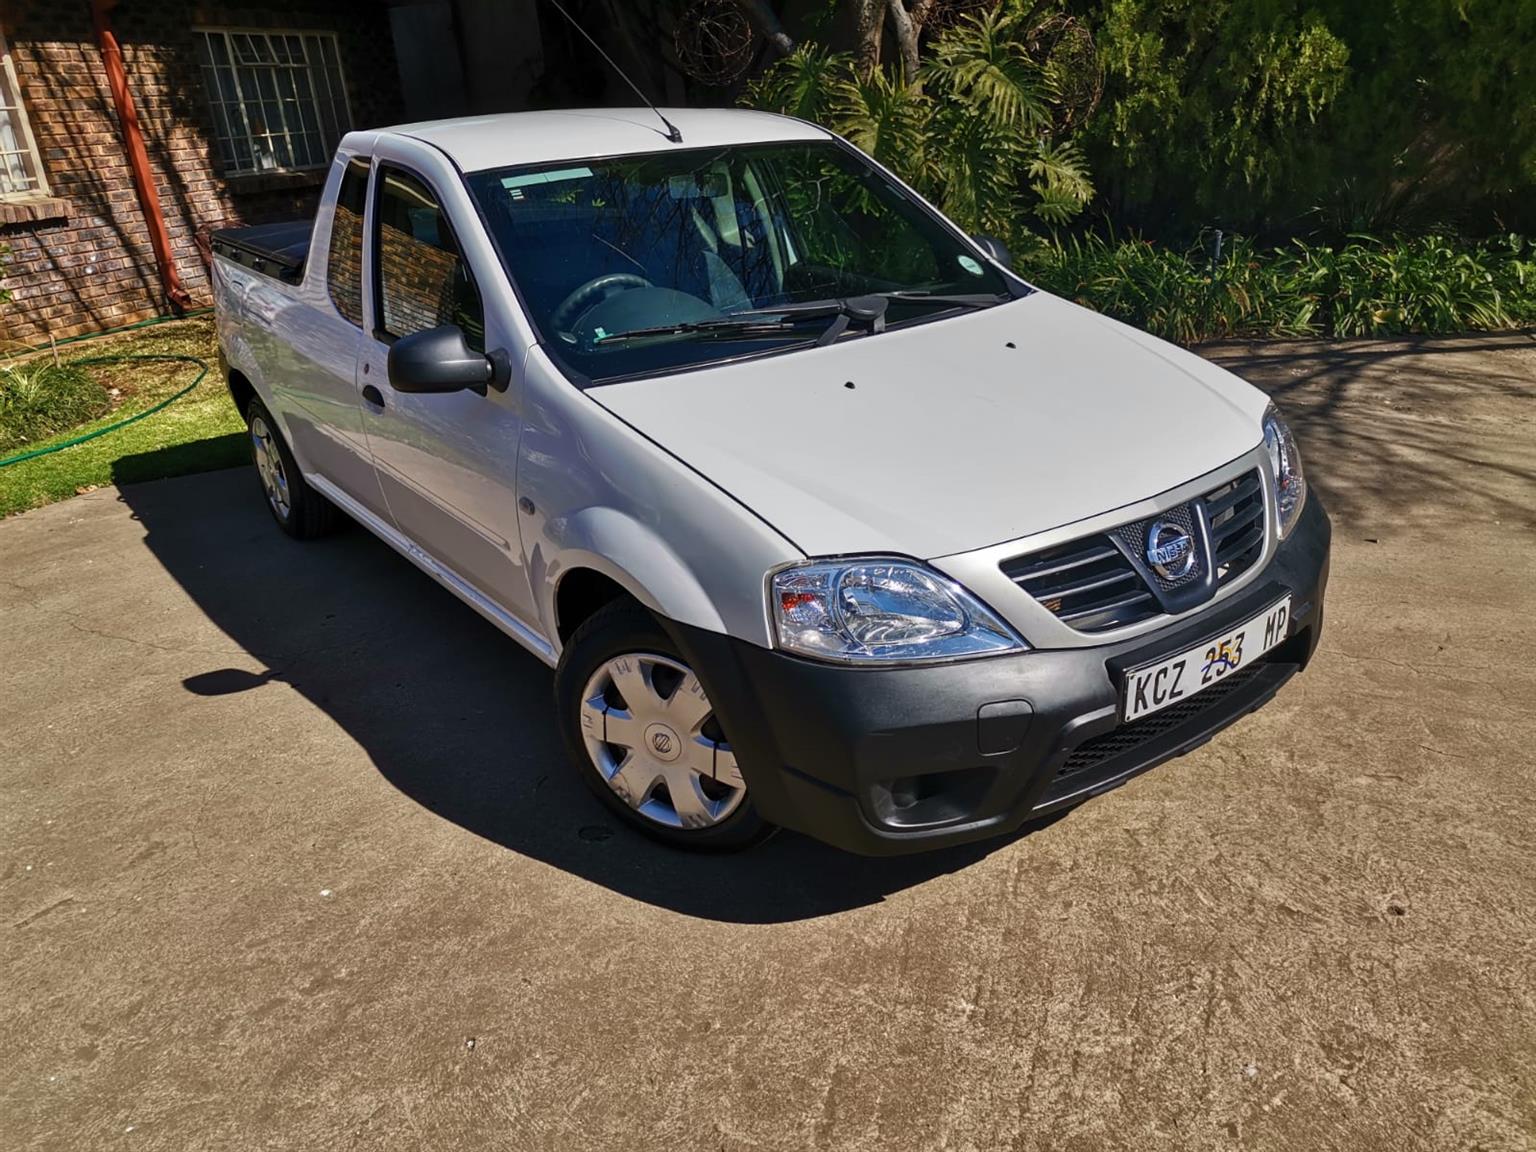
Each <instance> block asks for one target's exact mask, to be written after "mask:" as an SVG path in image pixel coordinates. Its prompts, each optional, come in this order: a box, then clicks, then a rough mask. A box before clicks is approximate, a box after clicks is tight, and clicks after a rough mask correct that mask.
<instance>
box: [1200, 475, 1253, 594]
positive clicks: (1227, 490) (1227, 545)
mask: <svg viewBox="0 0 1536 1152" xmlns="http://www.w3.org/2000/svg"><path fill="white" fill-rule="evenodd" d="M1201 500H1202V501H1203V502H1204V504H1205V520H1206V524H1207V526H1208V527H1207V531H1209V533H1210V537H1211V558H1212V560H1213V561H1214V563H1215V567H1216V584H1217V586H1218V587H1220V586H1221V585H1222V584H1225V583H1226V582H1227V581H1228V580H1232V579H1235V578H1236V577H1237V576H1239V575H1241V574H1242V573H1244V572H1246V571H1247V570H1248V569H1249V568H1252V567H1253V565H1254V564H1255V563H1256V562H1257V561H1258V559H1259V557H1260V556H1261V555H1262V554H1263V552H1264V482H1263V480H1262V478H1261V477H1260V476H1259V470H1258V469H1257V468H1255V469H1254V470H1253V471H1252V472H1248V473H1245V474H1244V475H1242V476H1239V477H1238V478H1237V479H1236V480H1233V481H1231V482H1229V483H1227V484H1223V485H1222V486H1221V487H1220V488H1217V489H1216V490H1215V491H1213V492H1207V493H1206V494H1205V495H1204V496H1202V497H1201Z"/></svg>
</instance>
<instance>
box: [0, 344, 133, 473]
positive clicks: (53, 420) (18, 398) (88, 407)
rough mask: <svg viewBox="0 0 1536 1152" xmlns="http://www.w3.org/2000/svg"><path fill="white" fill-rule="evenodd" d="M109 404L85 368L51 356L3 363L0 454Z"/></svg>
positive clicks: (90, 415)
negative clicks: (56, 360)
mask: <svg viewBox="0 0 1536 1152" xmlns="http://www.w3.org/2000/svg"><path fill="white" fill-rule="evenodd" d="M110 403H111V401H110V400H109V399H108V397H107V390H106V389H105V388H103V387H102V386H101V385H100V384H98V383H97V382H96V381H95V380H94V379H92V377H91V374H90V373H89V372H87V371H86V370H85V369H84V368H78V367H76V366H74V365H72V364H55V363H54V362H53V361H52V360H51V359H48V358H46V357H39V358H36V359H33V360H28V361H24V362H21V363H16V364H0V456H4V455H7V454H9V453H10V452H12V451H13V450H15V449H19V448H23V447H26V446H27V445H29V444H31V443H32V442H33V441H35V440H38V439H41V438H44V437H48V436H53V435H56V434H57V433H60V432H67V431H68V430H69V429H71V428H74V427H75V426H76V425H78V424H83V423H85V422H86V421H87V420H91V419H94V418H95V417H97V416H100V415H101V414H102V413H103V412H105V411H106V410H107V408H108V407H109V406H110Z"/></svg>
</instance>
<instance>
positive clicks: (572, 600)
mask: <svg viewBox="0 0 1536 1152" xmlns="http://www.w3.org/2000/svg"><path fill="white" fill-rule="evenodd" d="M559 536H560V540H559V549H558V552H556V553H555V554H554V555H552V556H548V557H545V556H541V555H539V554H538V553H539V552H540V551H541V549H536V550H535V555H534V557H533V570H532V571H531V572H530V575H531V576H532V577H533V578H534V580H535V583H536V586H539V585H542V594H541V595H540V597H539V600H540V611H541V615H542V616H543V622H544V626H545V635H547V636H549V637H551V638H555V639H558V641H559V642H560V644H561V646H562V647H563V646H564V644H565V641H566V639H567V638H568V637H569V636H570V634H571V633H572V632H573V631H574V630H575V629H576V627H579V625H580V619H575V618H574V617H573V616H572V613H573V612H583V613H585V615H582V616H581V619H585V617H586V615H590V614H591V613H592V612H594V611H596V610H597V609H598V608H600V607H602V605H603V604H605V603H608V602H610V601H611V600H613V599H614V598H616V597H617V596H620V595H622V596H627V597H629V598H630V599H633V600H634V601H636V602H637V603H639V604H640V605H642V606H643V607H645V608H646V609H648V610H649V611H651V612H652V613H654V614H655V615H657V616H658V617H660V618H661V620H662V621H663V623H664V622H665V621H668V620H675V621H677V622H679V623H683V624H690V625H692V626H694V627H697V628H705V629H708V630H709V631H711V632H725V631H726V630H727V629H726V627H725V624H724V622H723V621H722V619H721V616H720V612H719V609H718V608H717V606H716V605H715V603H714V601H713V599H712V598H711V596H710V595H709V593H708V591H707V590H706V589H705V587H704V584H703V582H702V581H701V580H700V579H699V577H698V575H697V574H696V573H694V572H693V570H692V569H691V568H689V567H688V565H687V564H686V563H685V562H684V561H683V559H682V558H681V557H680V556H678V555H677V553H676V552H674V551H673V550H672V549H671V548H670V547H668V545H667V543H666V541H664V540H663V539H662V538H661V537H660V536H659V535H658V534H657V533H655V532H654V531H652V530H651V529H650V528H648V527H647V526H645V525H644V524H642V523H640V521H638V520H636V519H634V518H633V517H631V516H628V515H626V514H624V513H622V512H619V511H618V510H616V509H612V508H587V509H583V510H582V511H580V512H577V513H575V514H574V515H571V516H569V517H565V518H564V519H563V521H562V522H561V523H560V525H559Z"/></svg>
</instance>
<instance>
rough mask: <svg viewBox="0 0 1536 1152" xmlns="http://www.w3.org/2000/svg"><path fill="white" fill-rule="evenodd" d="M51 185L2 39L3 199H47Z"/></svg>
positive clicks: (0, 174)
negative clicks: (33, 196)
mask: <svg viewBox="0 0 1536 1152" xmlns="http://www.w3.org/2000/svg"><path fill="white" fill-rule="evenodd" d="M47 192H48V182H47V180H45V179H44V178H43V166H42V164H41V163H40V162H39V160H38V155H37V142H36V141H34V140H33V139H32V126H31V125H30V124H28V123H27V110H26V109H25V108H23V107H22V106H21V86H20V85H19V84H17V83H16V67H15V65H13V64H12V63H11V50H10V48H8V47H7V46H6V43H5V37H4V36H3V35H0V199H8V198H11V197H20V196H29V195H46V194H47Z"/></svg>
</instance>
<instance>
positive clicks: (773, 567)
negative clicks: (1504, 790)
mask: <svg viewBox="0 0 1536 1152" xmlns="http://www.w3.org/2000/svg"><path fill="white" fill-rule="evenodd" d="M666 115H667V117H668V120H669V121H670V122H671V124H675V125H676V128H677V131H676V132H675V133H672V132H666V131H663V130H662V129H661V128H660V127H659V126H658V124H657V120H656V118H655V116H654V115H653V114H652V113H651V112H649V111H645V110H642V111H637V112H626V111H586V112H548V113H526V114H521V115H513V116H495V117H482V118H477V119H468V120H451V121H442V122H437V123H430V124H415V125H406V126H403V127H399V128H393V129H388V130H384V131H370V132H354V133H352V134H350V135H348V136H347V137H346V138H345V139H344V140H343V141H342V142H341V146H340V150H339V152H338V154H337V156H336V159H335V163H334V164H333V166H332V168H331V171H330V174H329V177H328V179H327V181H326V184H325V190H324V194H323V197H322V200H321V204H320V209H319V212H318V214H317V216H316V218H315V219H314V221H313V222H312V224H311V223H309V222H305V223H302V224H296V225H280V226H275V227H270V226H269V227H266V228H259V229H234V230H228V231H225V232H221V233H217V234H216V235H215V237H214V247H215V251H216V253H217V255H216V259H215V276H214V280H215V288H216V302H217V309H218V330H219V341H220V346H221V350H222V356H223V359H224V368H225V372H226V379H227V381H228V385H229V388H230V391H231V393H232V394H233V396H234V398H235V402H236V403H237V404H238V405H239V406H240V409H241V411H242V412H244V413H245V414H246V416H247V419H248V422H249V427H250V438H251V445H252V449H253V453H254V457H255V462H256V468H257V473H258V475H259V477H260V480H261V485H262V490H263V494H264V498H265V500H266V502H267V504H268V505H269V506H270V508H271V510H272V514H273V515H274V516H275V517H276V519H277V522H278V524H279V525H280V526H281V527H282V528H283V529H284V530H285V531H287V532H288V533H290V534H291V535H293V536H297V537H301V538H303V537H311V536H316V535H318V534H321V533H323V532H326V531H329V530H330V529H331V528H333V527H334V526H336V525H337V524H338V522H340V521H342V520H343V519H345V518H350V519H352V520H355V521H357V522H358V523H360V524H362V525H364V526H365V527H366V528H368V529H369V530H370V531H372V532H374V533H376V534H377V535H378V536H379V537H381V538H382V539H383V540H385V541H386V542H387V543H388V544H390V545H391V546H392V547H394V548H395V549H396V550H398V551H399V552H400V553H401V554H402V555H403V556H405V557H406V558H407V559H409V560H410V561H411V562H412V563H414V564H416V565H418V566H419V567H421V568H422V569H423V570H425V571H426V572H428V573H429V574H431V575H432V576H433V577H435V578H436V579H437V580H438V581H440V582H441V583H442V584H443V585H444V586H445V587H446V588H448V589H449V591H451V592H453V593H454V594H455V595H456V596H458V597H460V598H461V599H463V600H464V601H465V602H466V603H468V604H469V605H471V606H472V607H473V608H474V609H475V610H476V611H478V612H480V613H481V614H482V615H483V616H485V617H486V618H487V619H488V620H490V621H491V622H492V623H493V624H495V625H496V626H497V627H498V628H500V629H501V630H502V631H504V632H505V633H507V634H508V635H509V636H511V637H512V638H513V639H515V640H516V641H518V643H520V644H522V645H523V646H524V647H526V648H527V649H528V650H529V651H531V652H533V653H534V654H535V655H536V656H538V657H539V658H540V659H541V660H544V661H545V662H547V663H548V664H550V665H552V666H553V667H554V668H555V677H554V680H555V719H556V721H557V722H558V724H559V725H560V727H561V729H562V731H563V733H564V736H565V742H566V744H567V746H568V748H569V752H570V758H571V762H572V764H573V765H574V767H575V769H576V770H577V771H578V772H580V773H581V775H582V776H583V778H584V779H585V780H586V781H587V782H588V783H589V784H590V785H591V787H592V788H593V790H594V792H595V793H596V794H597V796H598V797H600V799H601V800H602V801H603V802H604V803H605V804H607V805H608V806H609V807H610V808H611V809H612V810H613V811H614V812H616V813H618V814H620V815H621V816H622V817H623V818H625V819H627V820H629V821H631V822H632V823H633V824H634V825H636V826H637V827H639V828H641V829H643V830H644V831H646V832H648V833H650V834H652V835H654V836H657V837H660V838H661V839H664V840H666V841H669V842H672V843H674V844H680V845H688V846H695V847H722V848H723V847H740V846H743V845H747V844H750V843H753V842H755V841H756V840H758V839H760V838H761V837H763V836H764V835H766V834H767V833H768V832H769V831H771V830H772V829H773V828H774V827H776V826H786V827H790V828H795V829H799V830H801V831H804V832H806V833H809V834H811V835H813V836H817V837H820V838H822V839H824V840H826V841H829V842H831V843H833V844H837V845H841V846H843V847H846V848H849V849H852V850H855V851H860V852H869V853H882V852H900V851H912V850H917V849H923V848H932V847H937V846H941V845H946V844H952V843H955V842H958V841H964V840H970V839H975V838H978V837H982V836H988V835H995V834H998V833H1002V832H1006V831H1009V830H1012V829H1015V828H1017V827H1019V826H1021V825H1022V824H1024V823H1025V822H1026V821H1029V820H1031V819H1033V818H1036V817H1038V816H1040V815H1042V814H1044V813H1048V812H1052V811H1055V810H1057V809H1060V808H1062V807H1065V806H1067V805H1070V804H1074V803H1077V802H1079V801H1081V800H1083V799H1085V798H1087V797H1089V796H1092V795H1094V794H1096V793H1098V792H1101V791H1103V790H1105V789H1107V788H1111V787H1113V786H1115V785H1117V784H1119V783H1121V782H1122V781H1124V780H1125V779H1127V778H1128V777H1130V776H1131V775H1133V774H1135V773H1137V772H1140V771H1143V770H1145V769H1147V768H1149V767H1151V766H1153V765H1154V764H1157V763H1160V762H1161V761H1163V760H1166V759H1168V758H1169V757H1171V756H1175V755H1178V754H1179V753H1181V752H1183V751H1186V750H1187V749H1189V748H1191V747H1193V746H1195V745H1197V744H1199V743H1201V742H1203V741H1204V740H1206V739H1208V738H1210V737H1211V736H1212V735H1213V734H1215V733H1216V732H1217V731H1219V730H1220V729H1222V728H1223V727H1225V726H1227V725H1228V724H1230V723H1232V722H1233V721H1234V720H1236V719H1237V718H1238V717H1240V716H1242V715H1244V714H1245V713H1246V712H1248V711H1250V710H1252V709H1254V708H1257V707H1259V706H1260V705H1261V704H1263V703H1264V702H1265V701H1267V700H1269V699H1270V698H1271V697H1272V696H1273V695H1274V694H1275V692H1276V691H1277V690H1279V688H1280V687H1281V685H1282V684H1284V683H1285V681H1286V680H1287V679H1288V678H1289V677H1290V676H1291V675H1293V674H1294V673H1295V672H1297V671H1298V670H1300V669H1301V668H1303V667H1304V666H1305V665H1306V664H1307V662H1308V660H1309V659H1310V657H1311V655H1312V652H1313V650H1314V649H1315V647H1316V645H1317V642H1318V636H1319V634H1320V631H1321V628H1322V617H1323V593H1324V587H1325V584H1326V581H1327V572H1328V552H1329V524H1328V518H1327V516H1326V514H1325V513H1324V511H1323V508H1322V505H1321V504H1320V502H1319V501H1318V499H1317V496H1316V494H1315V493H1311V492H1310V491H1309V489H1308V485H1307V482H1306V478H1305V475H1304V473H1303V469H1302V464H1301V459H1300V457H1299V455H1298V453H1297V449H1296V443H1295V440H1294V439H1293V437H1292V435H1291V432H1290V430H1289V429H1288V428H1287V426H1286V424H1285V422H1284V420H1282V419H1281V417H1280V415H1279V413H1278V412H1276V411H1275V409H1274V407H1273V406H1272V405H1270V404H1269V403H1268V401H1267V399H1266V398H1265V396H1264V395H1263V394H1261V393H1260V392H1258V391H1256V390H1255V389H1253V388H1251V387H1250V386H1248V385H1247V384H1245V383H1243V382H1242V381H1241V380H1239V379H1237V378H1236V377H1234V376H1232V375H1231V374H1230V373H1228V372H1225V371H1223V370H1221V369H1219V368H1217V367H1215V366H1214V365H1212V364H1209V363H1207V362H1206V361H1204V360H1201V359H1200V358H1199V357H1197V356H1194V355H1191V354H1190V353H1188V352H1185V351H1182V350H1180V349H1178V348H1175V347H1172V346H1170V345H1167V344H1164V343H1162V342H1160V341H1158V340H1155V339H1152V338H1151V337H1149V336H1147V335H1146V334H1144V333H1142V332H1138V331H1135V330H1133V329H1131V328H1128V327H1126V326H1124V325H1122V324H1119V323H1116V322H1114V321H1112V320H1109V319H1106V318H1104V317H1101V316H1098V315H1095V314H1093V313H1091V312H1089V311H1086V310H1084V309H1082V308H1079V307H1076V306H1074V305H1072V304H1070V303H1067V302H1065V301H1063V300H1060V299H1057V298H1054V297H1052V296H1050V295H1048V294H1047V293H1044V292H1041V291H1038V290H1036V289H1035V288H1033V287H1032V286H1031V285H1029V284H1028V283H1026V282H1025V281H1023V280H1022V279H1020V278H1019V277H1018V276H1016V275H1015V274H1014V273H1013V272H1012V271H1011V269H1010V267H1009V264H1008V258H1007V254H1006V252H1005V251H1004V250H1003V248H1002V246H1001V245H1000V244H998V243H996V242H995V241H991V240H986V239H979V238H972V237H968V236H966V235H964V234H963V233H962V232H961V231H960V230H959V229H957V228H956V227H955V226H954V225H953V224H952V223H950V222H949V221H948V220H946V219H945V218H944V217H943V216H942V215H941V214H940V213H938V212H937V211H936V210H935V209H934V208H933V207H932V206H931V205H929V204H927V203H925V202H924V201H923V200H922V199H921V198H920V197H918V196H917V195H916V194H915V193H914V192H913V191H912V190H911V189H909V188H907V187H906V186H904V185H903V184H902V183H901V182H900V181H899V180H897V179H896V178H895V177H894V176H892V175H891V174H890V173H889V172H888V171H886V170H885V169H883V168H882V167H880V166H879V165H878V164H876V163H875V162H874V161H872V160H871V159H869V158H868V157H867V156H865V155H863V154H862V153H860V152H858V151H857V150H856V149H854V148H853V147H851V146H850V145H848V144H847V143H846V142H845V141H843V140H840V139H839V138H837V137H836V136H834V135H833V134H831V133H829V132H827V131H825V130H824V129H821V128H818V127H815V126H813V125H810V124H806V123H802V122H800V121H797V120H792V119H786V118H783V117H777V116H768V115H764V114H760V113H754V112H746V111H686V110H681V109H679V110H667V111H666ZM678 137H680V139H679V138H678ZM293 610H294V611H295V612H302V611H304V606H303V605H302V604H295V605H294V606H293ZM444 770H445V771H451V765H444Z"/></svg>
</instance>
